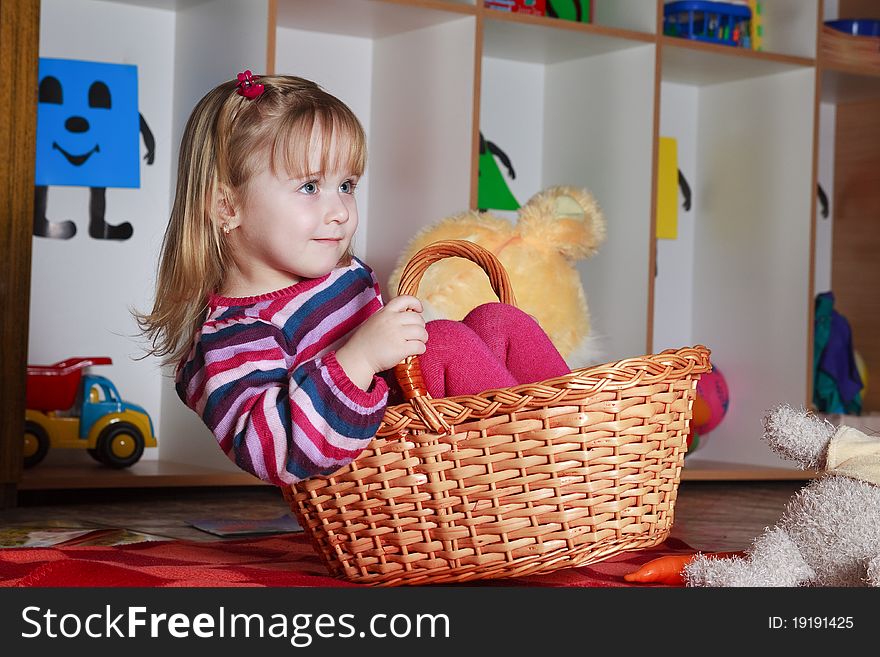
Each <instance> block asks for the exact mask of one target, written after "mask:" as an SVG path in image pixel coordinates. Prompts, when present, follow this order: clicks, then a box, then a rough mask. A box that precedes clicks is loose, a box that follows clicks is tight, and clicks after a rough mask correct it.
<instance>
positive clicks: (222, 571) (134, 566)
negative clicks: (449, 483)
mask: <svg viewBox="0 0 880 657" xmlns="http://www.w3.org/2000/svg"><path fill="white" fill-rule="evenodd" d="M693 552H694V550H693V549H692V548H691V547H690V546H688V545H687V544H686V543H684V542H683V541H680V540H678V539H675V538H670V539H669V540H667V541H666V542H665V543H663V544H662V545H659V546H657V547H654V548H650V549H647V550H641V551H637V552H627V553H623V554H621V555H619V556H617V557H614V558H612V559H609V560H607V561H603V562H600V563H597V564H593V565H590V566H583V567H580V568H569V569H566V570H558V571H556V572H552V573H547V574H546V575H530V576H528V577H518V578H513V579H504V580H484V581H481V582H476V583H473V584H471V585H473V586H559V587H569V586H595V587H616V586H631V585H630V584H629V583H627V582H625V581H624V580H623V575H624V574H625V573H628V572H631V571H633V570H635V569H636V568H638V566H640V565H642V564H643V563H645V562H647V561H650V560H651V559H655V558H657V557H662V556H666V555H672V554H691V553H693ZM326 572H327V571H326V570H325V569H324V567H323V566H322V565H321V563H320V561H319V560H318V557H317V555H316V554H315V553H314V552H313V550H312V548H311V546H310V544H309V543H308V541H307V539H306V538H305V536H303V535H302V534H286V535H276V536H270V537H261V538H251V539H246V540H232V541H221V542H198V541H149V542H143V543H134V544H129V545H120V546H114V547H98V546H80V547H75V546H74V547H48V548H9V549H4V550H0V586H5V587H10V586H42V587H57V586H145V587H165V586H201V587H204V586H222V587H227V586H358V585H356V584H350V583H347V582H343V581H340V580H338V579H334V578H331V577H328V576H327V574H326ZM639 586H645V585H639Z"/></svg>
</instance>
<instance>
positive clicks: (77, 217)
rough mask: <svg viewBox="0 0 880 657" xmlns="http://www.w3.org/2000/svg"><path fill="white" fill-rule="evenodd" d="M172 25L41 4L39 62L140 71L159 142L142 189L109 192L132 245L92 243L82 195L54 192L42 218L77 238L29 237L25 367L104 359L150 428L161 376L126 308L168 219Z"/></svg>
mask: <svg viewBox="0 0 880 657" xmlns="http://www.w3.org/2000/svg"><path fill="white" fill-rule="evenodd" d="M174 25H175V14H174V12H172V11H167V10H162V9H150V8H144V7H138V6H127V5H118V4H115V3H110V2H99V1H96V0H43V2H42V11H41V20H40V56H41V57H56V58H62V59H82V60H93V61H100V62H111V63H120V64H134V65H136V66H137V67H138V103H139V109H140V112H141V114H142V115H143V116H144V118H145V119H146V121H147V123H148V124H149V126H150V128H151V130H152V132H153V135H154V136H155V138H156V157H155V162H154V163H153V165H151V166H147V165H146V164H144V163H142V165H141V186H140V188H139V189H112V188H110V189H108V190H107V197H106V198H107V215H106V218H107V221H108V222H109V223H111V224H118V223H122V222H123V221H130V222H131V223H132V225H133V226H134V234H133V235H132V237H131V238H130V239H128V240H124V241H114V240H96V239H92V238H91V237H89V235H88V223H89V208H88V205H89V189H88V188H80V187H59V186H53V187H50V189H49V199H48V212H47V215H48V218H49V219H50V220H53V221H60V220H63V219H70V220H72V221H74V222H75V223H76V225H77V233H76V235H75V236H74V237H73V238H71V239H69V240H57V239H47V238H43V237H34V238H33V252H32V271H31V309H30V335H29V342H28V363H32V364H48V363H53V362H56V361H59V360H63V359H65V358H69V357H72V356H110V357H111V358H112V359H113V365H112V366H107V367H100V368H95V369H96V373H98V374H103V375H105V376H107V377H109V378H110V379H111V380H112V381H113V382H114V383H115V384H116V385H117V387H118V388H119V393H120V394H121V395H122V397H123V399H126V400H128V401H132V402H134V403H136V404H140V405H141V406H143V407H145V408H146V409H147V411H148V412H149V413H150V415H151V416H152V418H153V422H154V425H155V426H156V427H158V426H159V421H160V410H161V403H160V374H159V369H158V365H157V363H156V361H155V360H154V359H146V360H135V358H136V357H139V356H141V355H143V351H142V348H141V344H142V343H141V342H139V341H138V340H137V339H136V338H135V337H134V336H135V335H136V333H137V325H136V323H135V321H134V319H133V318H132V316H131V314H130V313H129V308H131V307H134V308H138V309H147V308H148V306H149V304H150V302H151V300H152V294H153V278H154V272H155V268H156V260H157V257H158V251H159V247H160V244H161V240H162V235H163V233H164V229H165V224H166V223H167V220H168V213H169V207H170V204H169V195H168V189H169V181H170V175H171V166H172V161H173V160H172V143H171V123H172V118H171V103H170V102H169V99H170V98H171V94H172V79H171V78H169V76H168V71H170V70H173V68H174ZM145 34H148V35H150V38H148V39H145V38H144V35H145ZM140 143H141V146H140V147H141V153H142V154H143V153H145V152H146V151H145V149H144V146H143V142H142V141H141V142H140ZM159 440H160V442H161V436H159ZM152 458H156V450H147V451H146V452H145V454H144V459H152Z"/></svg>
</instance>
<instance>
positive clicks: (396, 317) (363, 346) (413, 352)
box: [336, 295, 428, 390]
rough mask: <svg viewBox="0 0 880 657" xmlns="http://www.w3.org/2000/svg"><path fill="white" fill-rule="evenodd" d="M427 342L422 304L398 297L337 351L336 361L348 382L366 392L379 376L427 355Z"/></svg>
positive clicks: (361, 326)
mask: <svg viewBox="0 0 880 657" xmlns="http://www.w3.org/2000/svg"><path fill="white" fill-rule="evenodd" d="M427 341H428V332H427V330H426V329H425V320H424V319H423V318H422V303H421V302H420V301H419V300H418V299H416V298H415V297H411V296H407V295H404V296H399V297H395V298H394V299H392V300H391V301H389V302H388V304H387V305H386V306H385V307H384V308H382V309H381V310H379V311H378V312H377V313H375V314H373V315H371V316H370V318H369V319H368V320H367V321H365V322H364V323H363V324H361V325H360V326H359V327H358V328H357V330H356V331H355V332H354V333H353V334H352V336H351V337H350V338H349V339H348V342H346V343H345V344H344V345H343V346H342V347H340V348H339V349H338V350H337V351H336V360H337V361H338V362H339V365H340V366H341V367H342V369H343V370H345V373H346V374H348V378H350V379H351V380H352V381H353V382H354V383H355V384H356V385H357V386H358V387H360V388H361V389H363V390H366V389H368V388H369V386H370V384H371V383H372V381H373V376H374V375H375V374H377V373H378V372H382V371H384V370H387V369H389V368H391V367H394V366H395V365H397V364H398V363H399V362H400V361H402V360H403V359H404V358H407V357H409V356H417V355H419V354H423V353H425V344H426V343H427Z"/></svg>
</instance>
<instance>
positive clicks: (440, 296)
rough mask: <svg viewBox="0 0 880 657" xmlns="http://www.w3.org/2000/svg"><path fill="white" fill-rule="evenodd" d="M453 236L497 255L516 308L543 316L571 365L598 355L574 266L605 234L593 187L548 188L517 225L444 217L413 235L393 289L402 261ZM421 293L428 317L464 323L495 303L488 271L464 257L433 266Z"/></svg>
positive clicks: (467, 215) (480, 217) (480, 216)
mask: <svg viewBox="0 0 880 657" xmlns="http://www.w3.org/2000/svg"><path fill="white" fill-rule="evenodd" d="M451 239H459V240H469V241H471V242H475V243H477V244H479V245H480V246H482V247H483V248H485V249H487V250H489V251H491V252H492V253H493V254H495V256H497V257H498V259H499V260H500V261H501V264H502V265H504V268H505V269H506V270H507V273H508V275H509V276H510V281H511V285H512V287H513V293H514V295H515V296H516V301H517V305H518V306H519V307H520V308H521V309H522V310H524V311H525V312H527V313H529V314H530V315H532V316H533V317H534V318H535V319H536V320H537V321H538V323H539V324H540V325H541V328H543V329H544V331H545V332H546V333H547V335H548V336H549V337H550V339H551V341H552V342H553V344H554V346H555V347H556V349H557V350H558V351H559V353H560V354H561V355H562V357H563V358H565V360H566V362H567V363H568V365H569V367H571V368H576V367H582V366H584V365H586V364H588V363H590V362H595V361H596V360H598V359H600V353H599V351H600V350H599V348H598V347H597V341H596V339H595V336H592V335H591V331H590V314H589V310H588V308H587V299H586V295H585V294H584V289H583V286H582V284H581V277H580V274H579V273H578V271H577V269H576V267H575V262H576V261H577V260H580V259H583V258H587V257H589V256H592V255H593V254H595V253H596V250H597V249H598V248H599V246H600V245H601V244H602V242H603V241H604V239H605V217H604V216H603V215H602V212H601V210H600V209H599V206H598V204H597V203H596V200H595V199H594V198H593V196H592V195H591V194H590V193H589V192H588V191H586V190H584V189H579V188H576V187H550V188H548V189H546V190H544V191H542V192H540V193H538V194H536V195H535V196H533V197H532V198H531V199H530V200H529V201H528V202H527V203H526V204H525V205H524V206H522V207H521V208H520V210H519V218H518V221H517V222H516V223H515V224H514V223H512V222H510V221H508V220H507V219H504V218H501V217H497V216H495V215H493V214H491V213H489V212H481V213H478V212H473V211H471V212H463V213H461V214H458V215H455V216H452V217H447V218H445V219H442V220H440V221H439V222H437V223H435V224H433V225H431V226H428V227H427V228H425V229H423V230H422V231H421V232H419V233H418V234H417V235H416V236H415V237H414V238H413V239H412V241H411V242H410V243H409V245H408V246H407V248H406V250H405V251H404V253H403V254H401V256H400V259H399V261H398V264H397V267H396V269H395V270H394V272H393V273H392V274H391V277H390V279H389V283H388V289H389V290H397V284H398V282H399V280H400V275H401V273H402V271H403V267H404V265H405V264H406V263H407V262H408V261H409V259H410V258H411V257H412V256H413V255H414V254H415V253H416V252H417V251H418V250H419V249H421V248H422V247H424V246H427V245H428V244H431V243H432V242H438V241H440V240H451ZM418 296H419V298H420V299H421V301H422V303H423V305H424V306H425V313H424V314H425V319H440V318H442V319H455V320H460V319H462V318H463V317H464V316H465V315H466V314H467V313H468V311H470V310H471V309H473V308H475V307H476V306H478V305H480V304H482V303H487V302H490V301H496V300H497V298H496V297H495V294H494V293H493V292H492V288H491V287H490V285H489V281H488V279H487V277H486V275H485V273H484V272H483V271H482V270H481V269H480V268H479V267H478V266H477V265H475V264H474V263H472V262H470V261H468V260H464V259H461V258H447V259H445V260H442V261H440V262H438V263H436V264H434V265H432V266H431V267H430V268H429V269H428V270H427V272H426V273H425V275H424V277H423V278H422V281H421V283H420V285H419V292H418Z"/></svg>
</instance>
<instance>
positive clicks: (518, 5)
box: [484, 0, 547, 16]
mask: <svg viewBox="0 0 880 657" xmlns="http://www.w3.org/2000/svg"><path fill="white" fill-rule="evenodd" d="M484 5H485V6H486V7H488V8H489V9H498V10H499V11H510V12H515V13H519V14H533V15H535V16H543V15H544V13H545V12H546V8H547V6H546V0H484Z"/></svg>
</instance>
